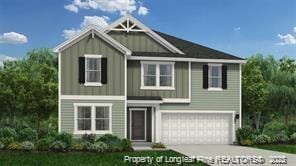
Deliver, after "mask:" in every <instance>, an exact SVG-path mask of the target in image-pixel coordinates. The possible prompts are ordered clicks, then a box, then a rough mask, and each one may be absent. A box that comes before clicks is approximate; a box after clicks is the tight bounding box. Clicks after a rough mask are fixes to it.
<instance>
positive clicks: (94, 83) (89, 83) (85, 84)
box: [84, 54, 103, 86]
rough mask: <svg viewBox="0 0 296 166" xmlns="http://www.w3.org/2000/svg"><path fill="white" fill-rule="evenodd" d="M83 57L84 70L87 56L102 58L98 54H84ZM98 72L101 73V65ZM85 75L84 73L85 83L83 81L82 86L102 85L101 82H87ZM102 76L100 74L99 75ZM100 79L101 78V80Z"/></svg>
mask: <svg viewBox="0 0 296 166" xmlns="http://www.w3.org/2000/svg"><path fill="white" fill-rule="evenodd" d="M84 57H85V64H84V67H85V72H86V70H87V65H86V59H87V58H97V59H102V57H103V56H102V55H98V54H85V55H84ZM100 68H101V69H100V72H101V74H102V66H101V65H100ZM86 77H87V75H86V74H85V83H84V86H102V83H101V82H87V79H86ZM101 77H102V76H101ZM101 81H102V80H101Z"/></svg>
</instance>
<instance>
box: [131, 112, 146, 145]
mask: <svg viewBox="0 0 296 166" xmlns="http://www.w3.org/2000/svg"><path fill="white" fill-rule="evenodd" d="M133 111H144V121H145V122H144V124H145V131H144V132H145V133H144V140H133V139H132V119H133V118H132V112H133ZM129 112H130V133H129V134H130V140H132V141H146V140H147V133H146V132H147V119H146V118H147V109H146V108H129Z"/></svg>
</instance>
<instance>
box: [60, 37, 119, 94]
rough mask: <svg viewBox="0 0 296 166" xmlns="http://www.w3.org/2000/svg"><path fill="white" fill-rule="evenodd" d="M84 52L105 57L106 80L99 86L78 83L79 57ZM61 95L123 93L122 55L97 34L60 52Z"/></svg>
mask: <svg viewBox="0 0 296 166" xmlns="http://www.w3.org/2000/svg"><path fill="white" fill-rule="evenodd" d="M84 54H100V55H102V56H103V57H107V61H108V65H107V66H108V69H107V71H108V75H107V77H108V82H107V84H105V85H104V84H103V85H102V86H100V87H87V86H84V85H83V84H79V82H78V76H79V73H78V72H79V68H78V67H79V65H78V59H79V57H82V56H84ZM60 71H61V95H112V96H123V95H124V55H123V54H122V53H120V52H119V51H117V50H116V49H115V48H114V47H113V46H111V45H110V44H108V43H106V42H105V41H104V40H102V39H100V38H99V37H98V36H95V38H94V39H93V38H91V34H89V35H88V36H87V37H85V38H84V39H82V40H80V41H79V42H77V43H76V44H74V45H72V46H71V47H69V48H67V49H66V50H64V51H63V52H62V53H61V69H60Z"/></svg>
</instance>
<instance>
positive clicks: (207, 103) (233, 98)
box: [160, 63, 240, 112]
mask: <svg viewBox="0 0 296 166" xmlns="http://www.w3.org/2000/svg"><path fill="white" fill-rule="evenodd" d="M202 66H203V64H201V63H192V64H191V67H192V70H191V71H192V74H191V79H192V82H191V84H192V89H191V96H192V97H191V103H190V104H161V106H160V109H161V110H213V111H217V110H227V111H236V112H239V98H240V97H239V65H238V64H229V65H228V70H227V84H228V85H227V89H226V90H223V91H218V92H217V91H216V92H214V91H208V90H207V89H203V87H202V83H203V82H202V78H203V77H202Z"/></svg>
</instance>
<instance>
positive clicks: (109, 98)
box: [60, 95, 125, 100]
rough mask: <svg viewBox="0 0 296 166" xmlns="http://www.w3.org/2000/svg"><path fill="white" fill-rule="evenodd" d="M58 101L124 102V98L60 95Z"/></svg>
mask: <svg viewBox="0 0 296 166" xmlns="http://www.w3.org/2000/svg"><path fill="white" fill-rule="evenodd" d="M60 99H69V100H125V96H92V95H61V96H60Z"/></svg>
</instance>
